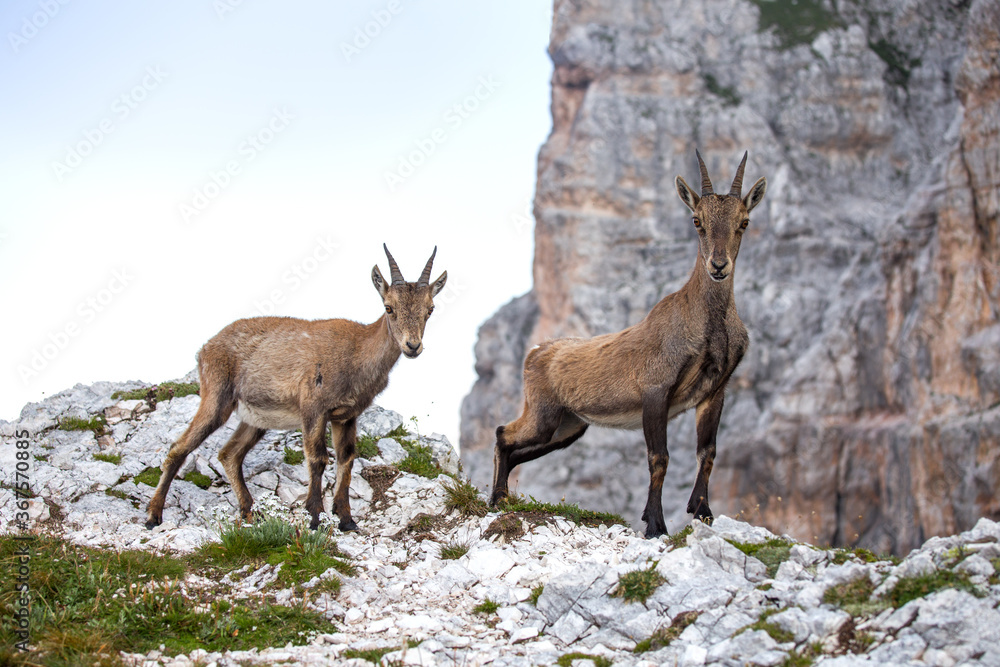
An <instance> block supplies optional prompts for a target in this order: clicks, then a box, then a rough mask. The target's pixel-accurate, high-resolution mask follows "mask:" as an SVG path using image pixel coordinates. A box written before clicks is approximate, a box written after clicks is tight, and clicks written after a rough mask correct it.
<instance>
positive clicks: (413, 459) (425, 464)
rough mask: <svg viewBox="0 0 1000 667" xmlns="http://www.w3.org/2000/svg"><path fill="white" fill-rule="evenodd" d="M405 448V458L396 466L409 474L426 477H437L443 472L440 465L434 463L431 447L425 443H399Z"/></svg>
mask: <svg viewBox="0 0 1000 667" xmlns="http://www.w3.org/2000/svg"><path fill="white" fill-rule="evenodd" d="M400 444H402V445H403V449H405V450H406V454H407V456H406V458H405V459H403V460H402V461H400V462H399V463H397V464H396V467H397V468H399V469H400V470H402V471H403V472H408V473H410V474H411V475H419V476H420V477H426V478H427V479H437V476H438V475H441V474H443V473H444V471H443V470H442V469H441V467H440V466H439V465H438V464H436V463H434V457H433V456H432V454H431V448H430V447H427V446H425V445H411V444H408V443H400Z"/></svg>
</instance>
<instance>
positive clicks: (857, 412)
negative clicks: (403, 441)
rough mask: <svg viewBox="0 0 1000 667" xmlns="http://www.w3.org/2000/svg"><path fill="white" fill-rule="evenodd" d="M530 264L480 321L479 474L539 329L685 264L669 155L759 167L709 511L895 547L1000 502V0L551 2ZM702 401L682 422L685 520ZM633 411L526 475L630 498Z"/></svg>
mask: <svg viewBox="0 0 1000 667" xmlns="http://www.w3.org/2000/svg"><path fill="white" fill-rule="evenodd" d="M549 52H550V54H551V57H552V61H553V65H554V73H553V76H552V117H553V128H552V133H551V135H550V137H549V139H548V141H547V142H546V144H545V145H544V146H543V147H542V150H541V152H540V154H539V159H538V184H537V191H536V198H535V221H536V228H535V263H534V288H533V290H532V291H531V292H530V293H528V294H527V295H525V296H522V297H520V298H518V299H516V300H514V301H513V302H512V303H510V304H508V305H507V306H505V307H504V308H502V309H501V310H500V311H499V312H498V313H497V314H496V315H495V316H494V317H493V318H491V319H490V320H489V321H488V322H486V323H485V324H484V325H483V327H482V329H481V330H480V336H479V342H478V344H477V348H476V354H477V372H478V374H479V380H478V381H477V383H476V385H475V387H474V388H473V390H472V392H471V393H470V395H469V396H468V397H467V398H466V399H465V402H464V403H463V406H462V430H461V449H462V453H463V459H464V461H465V465H466V468H467V470H469V472H470V473H471V474H472V476H473V479H474V480H475V481H476V482H477V483H479V484H481V485H484V484H488V483H489V481H490V470H491V467H492V460H491V449H492V445H493V441H494V440H493V431H494V430H495V428H496V426H497V425H498V424H502V423H504V422H506V421H509V420H510V419H512V418H514V417H516V416H517V414H518V413H519V410H520V407H521V401H522V399H521V386H520V385H521V379H520V365H521V361H522V360H523V357H524V352H525V350H526V349H527V348H529V347H530V346H531V345H533V344H535V343H537V342H538V341H541V340H543V339H545V338H549V337H554V336H565V335H583V336H590V335H595V334H600V333H605V332H609V331H616V330H620V329H622V328H624V327H626V326H628V325H631V324H633V323H635V322H637V321H638V320H640V319H641V318H642V317H643V316H645V314H646V313H647V312H648V310H649V309H650V307H651V306H652V305H653V304H655V303H656V302H657V301H658V300H659V299H660V298H662V297H663V296H664V295H666V294H668V293H670V292H672V291H674V290H676V289H677V288H678V287H679V286H680V285H682V284H683V282H684V281H685V280H686V279H687V276H688V274H689V272H690V269H691V267H692V266H693V264H694V255H695V251H696V240H695V232H694V230H693V229H691V228H690V224H689V216H688V215H687V210H686V209H685V208H684V206H683V205H682V204H681V203H680V202H679V201H678V200H677V196H676V194H675V191H674V187H673V182H672V181H673V179H674V177H675V175H677V174H682V175H684V176H685V178H686V179H687V180H688V182H693V181H692V179H695V180H697V173H698V172H697V163H696V162H695V159H694V149H695V148H696V147H697V148H699V149H700V150H701V153H702V154H703V155H704V156H705V159H706V161H707V163H708V167H709V172H710V173H711V174H712V176H713V178H714V179H715V182H716V183H717V184H722V185H721V186H719V187H723V186H728V184H729V183H730V180H731V178H732V173H733V171H734V169H735V167H736V165H737V162H738V160H739V157H740V155H741V154H742V152H743V150H744V149H749V152H750V160H749V163H748V166H747V171H746V179H747V180H746V182H747V183H752V182H753V180H755V179H756V178H758V177H759V176H762V175H766V176H767V177H768V182H769V187H768V192H767V196H766V198H765V201H764V204H763V205H762V206H761V207H759V208H758V209H756V210H755V212H754V215H753V220H752V223H751V227H750V229H749V231H748V233H747V235H746V237H745V239H744V242H743V248H742V250H741V254H740V258H739V262H738V266H737V271H736V275H735V287H736V299H737V305H738V308H739V310H740V313H741V316H742V317H743V320H744V322H745V323H746V325H747V328H748V329H749V331H750V335H751V348H750V351H749V353H748V355H747V357H746V358H745V360H744V362H743V364H742V366H741V367H740V369H739V370H738V371H737V375H736V376H735V377H734V379H733V381H732V382H731V383H730V391H729V394H728V397H727V405H726V408H725V410H724V412H723V419H722V425H721V428H720V444H719V455H718V458H717V460H716V464H715V472H714V476H713V480H712V491H713V495H714V499H713V507H714V508H715V509H716V510H717V511H723V512H726V513H728V514H730V515H734V514H736V513H738V512H744V513H750V514H752V516H753V517H754V519H755V520H759V521H761V522H763V523H764V525H767V526H768V527H770V528H772V529H773V530H776V531H779V532H789V533H791V534H794V535H796V536H798V537H802V538H809V539H815V540H819V541H821V542H826V543H832V544H841V545H843V544H851V545H855V544H860V545H865V546H870V547H872V548H875V549H877V550H882V551H893V552H896V553H905V552H906V551H908V550H909V549H912V548H913V547H915V546H917V545H919V544H920V543H922V542H923V541H924V540H925V539H926V538H927V537H928V536H931V535H942V534H948V533H952V532H955V531H959V530H964V529H968V528H970V527H971V526H972V525H973V524H974V523H975V522H976V520H977V518H979V517H981V516H988V517H991V518H993V519H997V518H1000V496H998V494H997V488H998V487H1000V352H998V350H1000V308H998V304H1000V269H998V266H1000V265H998V261H1000V244H998V221H997V215H998V208H1000V137H998V133H1000V114H998V113H997V109H998V108H1000V55H998V54H1000V5H998V4H997V3H996V2H994V1H992V0H972V1H971V2H950V1H948V0H915V1H913V2H907V3H897V2H890V1H888V0H872V1H870V2H863V3H862V2H840V3H832V4H831V3H829V2H823V1H817V0H799V1H798V2H796V3H791V2H785V1H774V2H765V1H764V0H760V1H755V2H747V1H744V0H714V1H710V2H707V3H703V4H700V5H698V6H693V5H691V4H690V3H682V2H680V0H673V1H663V2H646V1H642V2H640V1H634V2H624V3H623V2H609V1H606V0H556V2H555V12H554V24H553V28H552V39H551V45H550V47H549ZM693 426H694V425H693V417H692V416H691V415H686V416H684V417H682V418H680V419H677V420H675V422H674V423H672V424H671V426H670V429H669V442H670V444H671V448H672V450H671V451H672V454H673V456H672V457H671V469H670V471H669V472H668V473H667V481H666V483H665V486H664V488H665V492H664V493H665V501H664V506H665V508H666V509H667V512H668V517H667V518H668V526H669V525H674V526H679V525H683V523H684V522H685V521H686V520H687V518H686V515H685V514H684V507H685V503H686V499H687V495H688V493H689V489H690V484H691V483H692V482H693V476H694V448H695V445H694V427H693ZM647 484H648V475H647V472H646V466H645V448H644V445H643V441H642V437H641V434H640V433H638V432H631V433H627V432H613V431H600V430H597V429H591V430H590V431H589V432H588V433H587V435H586V437H585V438H583V439H582V440H581V442H580V443H578V444H576V445H574V446H573V447H571V448H570V449H568V450H566V451H564V452H557V453H554V454H550V455H549V456H547V457H546V458H544V459H541V460H539V461H536V462H534V463H529V464H528V465H526V466H525V467H524V469H523V470H522V471H521V472H520V478H519V485H518V487H517V488H518V489H519V490H520V491H521V492H522V493H528V494H532V495H534V496H536V497H538V498H540V499H547V500H551V499H558V498H560V497H566V498H567V499H568V500H570V501H577V502H581V503H583V504H584V505H587V506H589V507H595V508H600V509H606V510H611V511H616V512H621V513H623V514H624V515H625V516H626V517H627V518H629V519H630V520H632V521H636V522H637V521H638V517H639V514H640V512H641V510H642V507H643V505H644V502H645V488H646V486H647Z"/></svg>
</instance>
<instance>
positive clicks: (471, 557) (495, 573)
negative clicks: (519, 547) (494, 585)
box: [462, 546, 515, 580]
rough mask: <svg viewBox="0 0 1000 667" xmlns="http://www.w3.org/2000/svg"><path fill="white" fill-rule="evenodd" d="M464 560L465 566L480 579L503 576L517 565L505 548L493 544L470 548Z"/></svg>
mask: <svg viewBox="0 0 1000 667" xmlns="http://www.w3.org/2000/svg"><path fill="white" fill-rule="evenodd" d="M462 560H463V561H464V565H465V568H466V569H467V570H468V571H469V572H471V573H472V574H474V575H475V576H477V577H479V579H480V580H482V579H495V578H499V577H502V576H503V575H504V574H506V573H507V572H508V571H509V570H510V569H511V568H512V567H514V565H515V562H514V559H513V558H511V557H510V556H508V555H507V553H506V552H505V551H504V550H502V549H498V548H496V547H492V546H483V547H480V548H473V549H470V550H469V553H467V554H466V555H465V556H463V557H462Z"/></svg>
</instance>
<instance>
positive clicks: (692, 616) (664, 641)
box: [632, 611, 699, 653]
mask: <svg viewBox="0 0 1000 667" xmlns="http://www.w3.org/2000/svg"><path fill="white" fill-rule="evenodd" d="M698 616H699V614H698V612H696V611H683V612H681V613H679V614H677V616H675V617H674V619H673V621H671V623H670V625H669V626H668V627H666V628H660V629H659V630H657V631H656V632H654V633H653V634H652V635H651V636H650V637H648V638H646V639H643V640H642V641H640V642H638V643H637V644H636V645H635V648H634V649H632V652H633V653H647V652H649V651H657V650H659V649H661V648H664V647H666V646H670V644H671V643H672V642H673V641H674V640H675V639H677V638H678V637H680V636H681V633H682V632H684V629H685V628H687V626H689V625H691V624H692V623H694V622H695V621H697V620H698Z"/></svg>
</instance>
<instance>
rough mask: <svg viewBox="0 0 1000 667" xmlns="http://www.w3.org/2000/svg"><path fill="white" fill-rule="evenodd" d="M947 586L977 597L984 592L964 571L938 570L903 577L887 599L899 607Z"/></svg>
mask: <svg viewBox="0 0 1000 667" xmlns="http://www.w3.org/2000/svg"><path fill="white" fill-rule="evenodd" d="M945 588H954V589H956V590H960V591H965V592H967V593H971V594H972V595H975V596H976V597H983V593H982V592H981V591H980V590H979V589H978V588H976V586H975V584H973V583H972V582H971V581H969V575H967V574H965V573H964V572H953V571H952V570H937V571H936V572H932V573H930V574H921V575H917V576H915V577H903V578H901V579H900V580H899V582H897V583H896V586H895V587H894V588H893V589H892V590H891V591H890V592H889V593H887V594H886V596H885V599H886V601H887V602H888V603H889V604H890V605H891V606H893V607H897V608H898V607H902V606H903V605H904V604H906V603H907V602H910V601H911V600H916V599H917V598H922V597H927V596H928V595H930V594H931V593H933V592H935V591H939V590H942V589H945Z"/></svg>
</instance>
